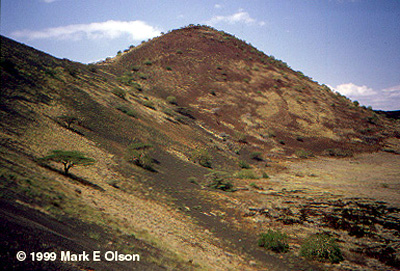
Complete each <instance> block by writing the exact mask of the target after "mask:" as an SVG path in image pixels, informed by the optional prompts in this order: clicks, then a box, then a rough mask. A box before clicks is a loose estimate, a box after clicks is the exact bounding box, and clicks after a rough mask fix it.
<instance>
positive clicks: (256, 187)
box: [249, 183, 262, 190]
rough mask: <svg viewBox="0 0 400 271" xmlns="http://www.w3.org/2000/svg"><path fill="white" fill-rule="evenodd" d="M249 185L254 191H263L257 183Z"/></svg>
mask: <svg viewBox="0 0 400 271" xmlns="http://www.w3.org/2000/svg"><path fill="white" fill-rule="evenodd" d="M249 185H250V186H251V187H253V188H254V189H257V190H262V187H260V186H258V185H257V184H256V183H250V184H249Z"/></svg>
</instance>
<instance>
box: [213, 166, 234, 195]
mask: <svg viewBox="0 0 400 271" xmlns="http://www.w3.org/2000/svg"><path fill="white" fill-rule="evenodd" d="M228 177H229V176H228V173H226V172H223V171H212V172H211V173H209V174H207V175H206V178H207V179H208V180H209V184H208V185H207V186H208V187H210V188H213V189H218V190H222V191H225V192H235V191H236V189H234V186H233V184H232V182H231V181H229V180H226V179H227V178H228Z"/></svg>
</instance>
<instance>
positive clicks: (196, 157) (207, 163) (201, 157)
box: [191, 149, 212, 168]
mask: <svg viewBox="0 0 400 271" xmlns="http://www.w3.org/2000/svg"><path fill="white" fill-rule="evenodd" d="M191 156H192V160H193V161H194V162H196V163H199V164H200V165H201V166H203V167H208V168H211V167H212V166H211V155H210V154H209V153H208V151H207V150H206V149H198V150H194V151H193V152H192V155H191Z"/></svg>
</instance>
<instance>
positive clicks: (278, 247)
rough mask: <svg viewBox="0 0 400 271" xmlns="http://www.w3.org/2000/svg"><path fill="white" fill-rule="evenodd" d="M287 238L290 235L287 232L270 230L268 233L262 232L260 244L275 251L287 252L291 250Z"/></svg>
mask: <svg viewBox="0 0 400 271" xmlns="http://www.w3.org/2000/svg"><path fill="white" fill-rule="evenodd" d="M287 239H288V236H287V235H286V234H285V233H282V232H280V231H273V230H268V232H267V233H262V234H261V235H260V239H258V245H259V246H260V247H264V248H265V249H268V250H272V251H274V252H287V251H289V244H288V243H287Z"/></svg>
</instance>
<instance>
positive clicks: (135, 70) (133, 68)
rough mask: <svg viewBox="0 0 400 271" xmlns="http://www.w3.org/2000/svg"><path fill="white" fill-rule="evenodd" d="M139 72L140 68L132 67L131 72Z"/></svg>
mask: <svg viewBox="0 0 400 271" xmlns="http://www.w3.org/2000/svg"><path fill="white" fill-rule="evenodd" d="M139 70H140V66H133V67H132V71H134V72H137V71H139Z"/></svg>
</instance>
